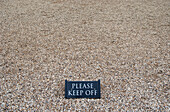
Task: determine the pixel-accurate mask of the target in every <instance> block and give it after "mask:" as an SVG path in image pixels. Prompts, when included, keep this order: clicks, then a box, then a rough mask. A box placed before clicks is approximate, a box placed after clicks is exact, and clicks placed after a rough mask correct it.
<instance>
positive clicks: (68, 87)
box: [65, 80, 100, 98]
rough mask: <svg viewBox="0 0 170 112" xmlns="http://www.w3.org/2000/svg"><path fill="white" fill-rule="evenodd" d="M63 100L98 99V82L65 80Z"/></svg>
mask: <svg viewBox="0 0 170 112" xmlns="http://www.w3.org/2000/svg"><path fill="white" fill-rule="evenodd" d="M65 98H100V80H98V81H67V80H65Z"/></svg>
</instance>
